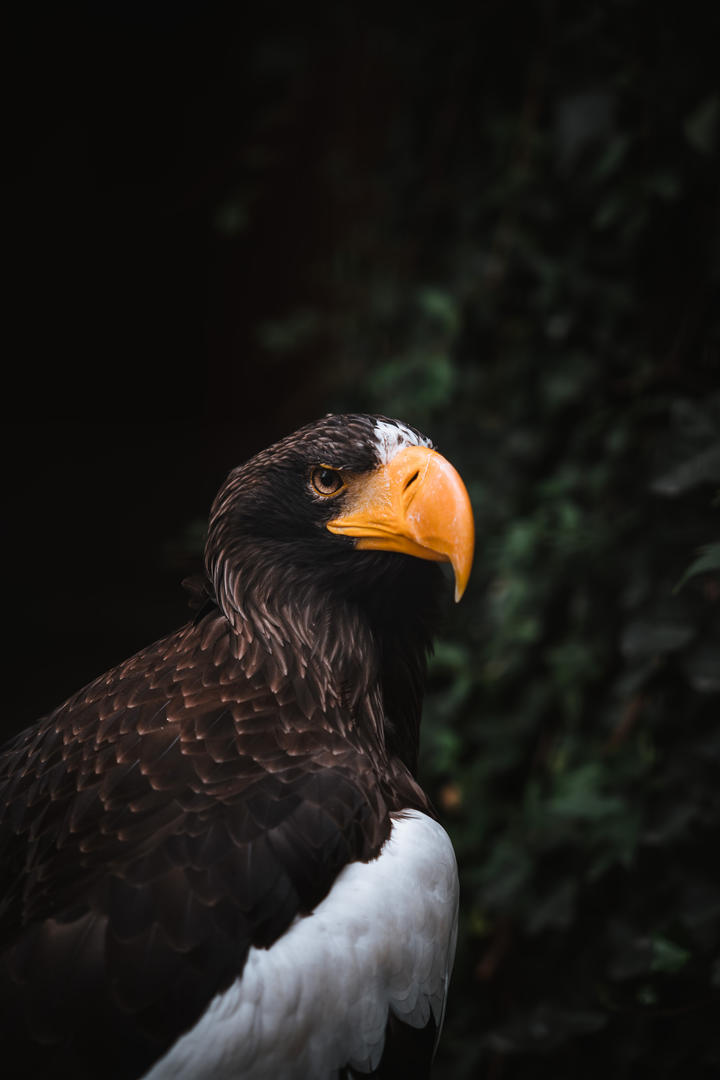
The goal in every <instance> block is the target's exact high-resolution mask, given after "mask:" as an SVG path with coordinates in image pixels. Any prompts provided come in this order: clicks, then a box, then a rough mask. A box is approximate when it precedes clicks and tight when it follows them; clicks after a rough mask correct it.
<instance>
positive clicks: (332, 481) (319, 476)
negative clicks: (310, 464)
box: [310, 465, 345, 499]
mask: <svg viewBox="0 0 720 1080" xmlns="http://www.w3.org/2000/svg"><path fill="white" fill-rule="evenodd" d="M310 483H311V484H312V486H313V489H314V490H315V491H316V492H317V493H318V495H322V496H323V497H324V498H326V499H328V498H330V496H331V495H337V494H338V492H340V491H342V490H343V488H344V487H345V481H344V480H343V478H342V473H340V472H338V470H337V469H331V468H330V467H329V466H328V465H318V466H317V467H316V468H315V469H313V471H312V472H311V473H310Z"/></svg>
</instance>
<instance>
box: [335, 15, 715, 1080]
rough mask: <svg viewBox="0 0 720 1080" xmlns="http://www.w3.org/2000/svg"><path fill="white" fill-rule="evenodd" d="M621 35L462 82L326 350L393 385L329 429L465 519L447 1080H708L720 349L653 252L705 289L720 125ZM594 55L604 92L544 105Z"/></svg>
mask: <svg viewBox="0 0 720 1080" xmlns="http://www.w3.org/2000/svg"><path fill="white" fill-rule="evenodd" d="M640 6H641V5H639V4H629V5H625V7H626V8H627V17H628V18H631V17H633V15H634V14H635V15H636V14H637V10H636V9H639V8H640ZM533 7H534V14H535V16H536V17H537V18H539V19H540V20H541V19H542V15H541V11H542V7H541V5H533ZM615 7H616V8H617V12H616V14H619V12H620V6H619V5H615ZM628 32H629V28H628V26H623V25H622V22H621V23H620V24H619V25H617V24H615V25H613V24H612V22H611V20H609V19H608V20H605V19H603V17H602V16H600V15H598V16H597V17H596V18H595V19H588V18H587V17H586V15H584V14H581V13H580V12H577V13H573V14H572V15H569V16H568V18H567V20H566V23H565V26H564V29H563V31H560V29H559V28H558V27H556V28H555V33H556V36H555V37H554V38H551V39H549V40H544V41H542V42H541V43H540V44H537V45H535V46H533V45H531V44H528V45H527V47H526V51H525V52H524V53H523V57H524V60H525V61H526V68H525V71H523V65H522V63H519V64H518V65H517V66H516V68H515V69H514V77H515V78H516V79H519V80H520V81H521V82H522V80H523V79H524V80H525V84H526V85H525V87H524V89H523V87H522V85H520V86H506V87H505V88H504V89H498V91H497V97H496V100H495V101H494V103H493V104H492V106H490V105H483V104H481V103H480V102H481V94H480V89H479V85H477V86H476V84H475V83H474V82H473V76H472V75H470V76H468V85H467V87H466V93H467V97H468V99H470V100H472V101H475V102H476V104H475V105H474V106H472V105H466V108H467V109H468V110H469V115H468V116H466V118H465V126H464V127H463V129H462V132H461V135H460V137H458V140H457V143H456V144H455V156H454V157H453V158H452V159H451V161H450V162H449V163H446V171H445V174H444V176H443V178H442V180H441V181H440V183H439V185H438V187H437V189H436V190H432V189H430V190H428V191H426V192H423V193H422V194H420V195H418V196H417V201H416V203H415V205H414V208H413V210H412V211H411V210H409V209H408V208H407V206H404V207H403V208H402V209H401V208H400V205H399V202H401V201H402V200H403V198H404V196H405V192H406V189H405V188H403V184H402V180H401V175H402V173H403V169H404V168H405V166H406V164H407V163H406V162H404V161H401V160H397V161H396V163H395V164H396V168H397V173H396V174H392V173H391V185H396V186H395V187H394V188H393V190H394V192H395V195H396V198H397V199H398V203H396V204H394V205H393V206H391V207H389V208H388V209H387V215H386V218H385V219H384V220H382V221H380V222H377V229H378V232H382V233H383V235H384V238H385V240H384V244H383V243H382V242H381V240H380V238H379V237H378V238H377V245H378V250H382V251H383V253H384V254H385V255H387V254H388V252H389V253H391V257H392V252H393V251H394V252H396V253H397V252H400V254H399V255H396V262H395V264H394V265H393V264H392V262H389V261H388V259H384V260H383V263H382V267H380V266H379V265H378V266H373V265H371V266H370V267H369V268H368V266H367V265H366V264H362V273H363V274H364V275H365V291H364V292H363V291H362V287H361V286H360V285H358V292H359V295H360V300H358V299H357V294H356V299H355V307H354V309H353V312H352V316H351V318H350V319H349V321H348V328H347V334H346V335H343V334H342V333H341V334H340V337H339V340H340V348H341V355H342V357H343V362H344V364H345V365H346V370H347V371H348V372H355V371H356V370H357V364H358V360H357V357H358V352H359V350H362V354H363V356H364V357H376V358H377V360H376V361H373V362H368V361H364V362H363V366H362V371H363V375H364V381H363V384H362V388H361V390H360V391H359V392H358V389H357V384H356V383H354V382H353V384H352V392H350V391H349V390H345V389H343V388H342V387H341V390H340V396H339V400H338V404H339V405H340V406H341V407H356V406H357V405H358V404H360V405H364V406H367V407H368V408H371V409H375V410H378V411H381V412H384V413H387V414H390V415H399V416H402V417H406V418H408V419H410V420H411V421H412V422H413V423H416V424H418V425H419V426H421V427H424V428H426V429H427V430H430V431H432V432H433V433H434V434H435V435H436V436H437V439H438V442H439V443H440V446H441V448H442V449H443V450H444V451H446V452H447V453H448V454H449V456H450V457H451V458H452V459H453V460H454V461H455V462H456V464H457V465H458V467H459V468H460V470H461V472H462V473H463V475H464V476H465V477H466V478H467V480H468V483H469V487H470V490H471V495H472V498H473V502H474V506H475V511H476V516H477V527H478V551H477V565H476V570H475V574H474V580H473V583H472V584H471V588H470V590H469V592H468V595H467V598H466V600H465V601H464V603H463V605H462V606H461V608H460V609H459V610H458V612H457V615H456V616H455V617H454V618H453V619H452V620H451V622H450V623H449V628H448V631H447V634H448V637H447V638H446V639H445V641H444V643H443V644H442V645H441V646H440V648H439V649H438V652H437V655H436V658H435V661H434V664H433V667H432V672H431V694H430V699H429V702H428V707H427V710H426V723H425V729H424V744H423V751H422V775H423V780H424V782H425V784H426V785H428V786H429V788H430V790H431V791H432V794H433V797H434V799H435V800H436V802H437V804H438V805H439V808H440V811H441V814H443V817H444V819H445V820H446V822H447V823H448V824H449V827H450V830H451V832H452V836H453V840H454V842H455V845H456V849H457V852H458V859H459V863H460V867H461V877H462V912H463V914H462V925H461V931H460V948H459V951H458V962H457V967H456V974H455V980H454V984H453V995H452V998H451V1002H450V1007H449V1011H448V1019H447V1029H446V1035H445V1038H444V1040H443V1043H442V1045H441V1051H440V1058H439V1061H438V1066H437V1075H438V1076H440V1077H442V1076H447V1077H452V1078H453V1080H459V1078H462V1077H476V1076H480V1075H483V1076H485V1075H487V1076H488V1077H489V1076H492V1077H496V1076H501V1075H502V1077H503V1078H504V1080H506V1078H508V1077H532V1078H533V1080H535V1078H537V1077H546V1076H547V1077H553V1078H558V1077H561V1076H567V1077H572V1078H574V1077H576V1076H578V1075H592V1076H598V1077H603V1078H604V1077H607V1076H613V1077H632V1078H633V1080H634V1078H636V1077H638V1076H645V1075H647V1076H651V1075H652V1076H653V1077H670V1076H677V1077H686V1076H699V1075H701V1074H702V1075H705V1070H711V1069H720V1041H719V1040H718V1035H717V1024H716V1017H717V1011H718V1007H719V1006H720V996H719V995H718V973H717V971H718V969H717V964H716V957H717V953H718V949H720V887H719V886H718V884H717V881H718V878H717V868H716V866H715V865H714V863H715V855H716V850H717V841H718V828H719V827H720V798H719V796H718V791H719V790H720V787H719V785H718V765H719V762H720V727H718V719H719V718H720V708H719V703H718V698H717V692H718V690H720V643H719V642H718V600H719V598H720V585H719V583H718V575H717V571H718V545H717V542H716V537H717V535H718V523H717V520H715V521H713V520H712V517H711V515H712V502H713V496H714V492H715V490H716V489H717V485H718V481H719V480H720V456H719V455H720V451H719V449H718V447H720V397H719V396H718V394H717V390H718V383H717V371H718V370H720V369H719V368H717V367H716V368H714V369H713V367H712V363H715V364H717V358H718V352H717V340H718V339H717V319H715V318H710V317H708V314H707V308H703V310H702V312H701V313H700V314H698V312H697V307H696V301H695V299H694V298H693V297H692V296H691V295H690V293H689V292H688V290H687V288H686V286H685V285H684V284H683V278H684V276H685V274H686V270H685V268H684V266H683V265H682V263H683V260H686V259H688V258H689V257H690V248H689V247H685V248H683V249H682V250H680V251H678V252H677V253H676V256H675V257H674V258H673V259H669V258H668V259H664V258H663V255H662V247H661V246H662V244H663V243H664V242H668V243H674V242H675V241H676V239H677V235H678V234H679V233H680V232H682V230H689V231H690V232H691V233H692V236H693V245H694V246H693V248H692V260H693V263H694V274H695V280H697V279H698V277H700V280H701V282H703V283H704V282H707V281H714V282H717V281H718V278H719V277H720V274H719V273H718V271H719V270H720V266H719V265H718V256H717V251H716V250H715V249H714V248H712V246H711V245H709V244H708V243H707V242H706V239H705V238H704V237H705V235H706V234H707V233H708V232H710V230H711V229H712V227H713V224H714V222H715V218H714V217H713V213H714V209H713V206H712V203H711V200H710V198H709V197H708V192H709V189H710V187H711V186H712V185H713V180H714V181H715V182H716V181H717V158H716V156H714V155H715V150H714V147H715V141H714V140H715V134H714V125H715V123H716V120H717V96H715V95H713V94H707V93H706V95H705V96H704V97H703V96H702V89H703V88H702V87H701V86H700V82H701V81H702V79H701V76H700V72H699V71H698V84H697V85H693V78H694V74H693V70H692V65H690V66H688V68H687V70H685V71H682V72H681V71H680V65H681V63H682V60H680V59H678V60H677V62H676V64H675V66H674V72H675V75H676V76H677V78H678V79H680V80H682V87H681V91H682V92H680V90H679V91H678V96H677V99H676V100H675V101H674V102H673V103H671V102H670V101H669V100H667V99H665V98H664V97H663V95H661V94H660V92H659V86H660V84H659V83H658V84H657V85H656V84H654V83H653V81H652V80H653V76H652V75H651V74H650V73H649V72H648V71H646V72H645V74H644V78H645V80H650V81H649V82H647V81H645V82H644V83H641V82H638V81H637V79H636V77H635V75H634V72H633V68H634V67H636V66H637V65H641V66H642V65H643V64H645V63H646V62H647V61H648V56H649V52H648V53H647V54H642V55H634V54H633V53H632V52H629V53H627V52H625V51H624V49H623V46H624V44H625V42H626V40H627V38H626V35H627V33H628ZM655 32H657V28H655ZM652 34H653V31H652V30H650V35H651V37H652ZM691 37H692V35H691ZM416 44H417V43H416ZM423 46H424V47H425V48H427V49H429V48H430V46H429V43H428V42H427V41H423V42H421V45H420V47H423ZM597 46H599V47H600V51H601V53H602V52H603V50H604V52H605V63H604V68H603V70H602V71H601V72H599V73H598V74H597V76H596V78H597V82H596V83H595V84H594V85H592V84H591V86H592V89H591V90H590V91H588V90H587V89H586V85H587V83H586V80H585V79H584V78H583V77H582V75H581V74H580V73H577V74H575V75H574V76H573V75H572V74H570V75H568V74H567V71H566V76H565V81H563V82H556V81H554V79H553V77H552V76H551V74H550V72H551V71H553V72H554V71H555V70H556V66H558V65H559V66H561V67H564V69H567V68H572V67H573V59H572V58H571V56H570V54H569V50H580V52H581V53H582V51H583V50H591V51H592V50H595V49H596V47H597ZM648 48H650V46H648ZM399 59H400V61H402V59H403V53H402V52H401V51H400V52H399ZM537 68H539V69H542V71H543V73H544V74H543V75H542V79H544V80H545V82H544V83H542V79H541V84H538V83H537V81H536V82H533V79H534V78H536V76H534V75H533V71H535V70H536V69H537ZM438 78H439V77H438ZM480 82H482V80H481V79H478V83H480ZM523 94H524V95H525V101H524V103H523V101H522V96H523ZM653 94H656V95H657V96H655V97H654V96H653ZM643 95H644V96H645V99H646V100H645V101H644V102H643V101H641V98H642V97H643ZM683 102H685V103H686V104H685V105H683V104H682V103H683ZM473 110H474V111H473ZM406 119H407V123H408V125H409V124H410V123H411V119H410V117H408V118H406ZM428 122H429V121H428ZM471 133H472V136H471ZM463 136H467V138H463ZM391 167H392V166H391ZM391 167H390V168H391ZM409 234H411V235H412V238H413V241H412V242H413V244H414V245H415V247H416V249H421V250H423V246H424V250H425V251H426V252H428V251H429V252H431V256H430V255H428V256H426V258H425V259H423V260H420V261H418V262H416V263H411V264H410V268H408V260H407V258H406V253H404V252H403V245H407V243H408V235H409ZM698 264H700V266H698ZM666 295H670V296H673V297H674V301H673V305H674V309H673V310H672V311H670V312H668V311H667V310H666V309H665V307H664V304H665V301H664V297H665V296H666ZM358 303H360V304H361V305H362V304H364V308H363V309H362V311H361V312H360V313H358V310H357V305H358ZM715 312H717V302H715ZM688 319H691V320H692V319H695V324H694V330H693V333H691V334H689V335H688V334H686V335H685V337H684V338H683V336H682V327H683V325H684V322H685V323H687V320H688ZM359 326H360V327H361V329H360V330H359V329H358V327H359ZM668 338H669V339H670V340H668ZM673 338H674V343H673ZM342 350H345V351H344V353H343V352H342ZM711 359H712V362H711ZM713 370H714V374H713ZM358 397H359V398H360V401H358V400H357V399H358ZM699 545H703V546H702V547H701V548H700V549H699ZM678 581H680V583H681V585H682V588H680V589H678V588H676V586H677V583H678ZM713 965H715V966H713Z"/></svg>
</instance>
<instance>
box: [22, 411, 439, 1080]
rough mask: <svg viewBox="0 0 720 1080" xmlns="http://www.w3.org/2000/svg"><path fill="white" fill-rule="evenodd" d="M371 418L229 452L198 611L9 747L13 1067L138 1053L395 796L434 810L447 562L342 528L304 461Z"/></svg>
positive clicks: (364, 444) (361, 851)
mask: <svg viewBox="0 0 720 1080" xmlns="http://www.w3.org/2000/svg"><path fill="white" fill-rule="evenodd" d="M375 424H376V420H375V418H368V417H359V416H358V417H328V418H326V419H325V420H323V421H320V422H319V423H318V424H316V425H312V426H309V427H308V428H305V429H302V430H301V431H300V432H298V433H296V434H295V435H293V436H291V437H289V438H288V439H286V440H283V441H282V442H281V443H279V444H278V445H277V446H275V447H273V448H271V449H269V450H267V451H264V452H263V453H261V454H258V455H257V456H256V457H255V458H254V459H252V461H250V462H249V463H248V464H247V465H245V466H243V467H241V468H239V469H236V470H235V471H234V472H233V473H231V474H230V476H229V478H228V480H227V482H226V484H225V485H224V487H223V488H222V490H221V491H220V493H219V495H218V497H217V499H216V501H215V504H214V506H213V509H212V514H211V520H210V529H209V535H208V542H207V549H206V566H207V578H206V579H205V580H204V581H202V582H200V583H199V586H198V590H196V591H199V593H200V599H199V603H200V605H201V606H200V610H199V612H198V614H197V615H196V617H195V618H194V619H193V620H192V621H191V622H189V623H188V624H187V625H186V626H184V627H182V628H181V629H180V630H178V631H177V632H176V633H174V634H171V635H169V636H168V637H166V638H164V639H162V640H161V641H158V642H156V643H155V644H154V645H151V646H149V647H148V648H146V649H144V650H143V651H142V652H140V653H138V654H137V655H136V656H134V657H132V658H131V659H130V660H128V661H126V662H125V663H123V664H121V665H119V666H118V667H117V668H114V669H113V670H112V671H110V672H108V673H107V674H106V675H103V676H101V677H100V678H98V679H96V680H95V681H94V682H92V683H90V685H89V686H87V687H85V688H84V689H83V690H81V691H80V692H79V693H77V694H75V695H74V696H73V697H71V698H70V699H69V700H68V701H67V702H65V704H64V705H62V706H60V708H58V709H57V710H56V711H55V712H53V713H52V714H50V715H49V716H48V717H46V718H45V719H44V720H42V721H41V722H40V723H39V724H38V725H37V726H35V727H33V728H30V729H28V730H27V731H24V732H22V733H21V734H20V735H18V736H17V737H16V738H15V739H14V740H13V741H12V742H11V743H10V744H9V745H8V746H7V747H6V749H5V751H4V754H3V755H2V758H1V759H0V799H1V801H0V813H1V814H2V839H1V841H0V844H1V847H0V854H1V856H2V866H3V897H2V902H1V906H0V950H2V952H3V953H4V959H3V964H2V969H1V970H2V977H1V978H0V993H1V995H2V996H1V997H0V1011H1V1015H2V1025H3V1040H4V1045H5V1048H6V1050H5V1052H6V1055H9V1054H10V1053H11V1046H12V1045H17V1046H19V1048H20V1053H21V1055H22V1057H21V1060H22V1062H23V1065H22V1067H21V1068H20V1071H19V1072H17V1074H16V1075H18V1076H20V1075H26V1074H27V1075H35V1074H36V1073H37V1071H38V1069H39V1068H43V1067H45V1068H48V1067H49V1068H50V1069H51V1073H52V1075H55V1076H58V1075H65V1074H67V1075H73V1076H76V1077H82V1076H86V1075H88V1076H89V1075H93V1076H97V1075H103V1076H104V1077H106V1078H109V1080H110V1078H114V1077H117V1078H121V1077H123V1078H124V1077H136V1076H141V1075H142V1074H143V1073H144V1072H145V1071H146V1070H147V1069H148V1068H149V1067H150V1065H151V1064H152V1063H153V1061H155V1060H157V1059H158V1058H159V1057H161V1056H162V1054H163V1053H164V1052H165V1051H166V1050H167V1049H168V1047H170V1046H171V1045H172V1044H173V1043H174V1041H175V1039H176V1038H177V1036H178V1034H179V1033H181V1032H182V1031H186V1030H188V1029H189V1028H191V1027H192V1025H193V1024H194V1023H195V1022H196V1021H197V1020H198V1018H199V1017H200V1016H201V1015H202V1013H203V1012H204V1010H205V1008H206V1007H207V1004H208V1002H209V1001H210V1000H211V999H212V998H213V997H214V996H215V995H216V994H218V993H219V992H221V991H223V990H225V989H226V988H227V987H228V986H229V985H230V984H231V982H232V981H233V980H234V979H236V977H237V976H238V975H239V974H240V973H241V972H242V970H243V965H244V963H245V960H246V957H247V955H248V949H249V948H250V947H251V946H255V947H256V948H257V947H259V948H267V947H269V946H271V945H272V944H273V943H274V942H276V941H277V940H278V939H279V938H280V937H281V936H282V935H283V934H284V933H285V932H286V931H287V929H288V927H289V926H290V925H291V924H292V922H293V920H294V919H295V918H296V917H297V916H303V915H307V914H309V913H310V912H312V911H313V910H314V909H315V908H316V906H317V905H318V904H319V902H320V901H322V899H323V898H324V897H325V896H326V895H327V894H328V892H329V890H330V889H331V887H332V885H333V883H334V881H335V879H336V878H337V875H338V874H339V872H340V871H341V870H342V868H343V867H344V866H346V865H347V864H350V863H353V862H355V861H357V860H360V861H367V860H372V859H373V858H374V857H375V856H377V855H378V853H379V852H380V850H381V849H382V847H383V844H384V843H385V841H386V840H387V838H388V836H389V833H390V829H391V822H392V819H391V816H390V815H391V814H392V813H393V812H398V811H402V810H407V809H416V810H419V811H421V812H423V813H424V814H428V813H430V810H429V807H428V802H427V799H426V797H425V795H424V794H423V792H422V790H421V789H420V788H419V786H418V784H417V782H416V780H415V779H414V772H415V768H416V761H417V741H418V729H419V721H420V704H421V696H422V684H423V678H424V671H425V660H426V655H427V650H428V647H429V645H430V640H431V635H432V631H433V627H434V624H435V620H436V617H437V613H438V601H439V598H440V595H441V593H442V591H443V579H442V575H441V574H440V572H439V570H438V568H437V566H436V565H435V564H434V563H433V562H432V561H426V560H424V559H422V558H410V557H408V556H407V555H403V554H396V553H390V552H387V551H376V550H368V551H363V550H358V549H357V547H356V545H355V542H354V541H353V540H350V539H348V538H347V537H345V536H338V535H333V533H332V532H330V531H328V529H327V524H328V522H329V521H330V520H331V519H332V517H333V515H335V516H336V515H337V512H338V505H340V503H339V499H340V498H341V497H338V499H326V498H323V497H320V496H319V494H318V493H316V492H315V491H313V489H312V488H311V487H310V485H309V482H308V476H309V471H310V470H312V469H313V468H315V467H317V466H318V465H323V466H327V467H330V468H331V469H333V470H340V469H341V470H342V471H343V473H342V474H343V476H346V475H347V476H352V477H356V476H359V477H362V476H364V475H366V474H369V473H371V472H372V471H373V470H375V469H376V468H377V467H378V456H377V447H376V446H375V444H374V441H373V431H374V425H375ZM390 1043H391V1040H388V1044H387V1047H386V1049H387V1050H388V1052H389V1049H390ZM108 1047H112V1050H111V1051H108ZM6 1060H9V1058H7V1057H6ZM98 1060H103V1065H102V1069H101V1071H98V1066H97V1062H98ZM48 1063H49V1064H48ZM395 1075H397V1073H395Z"/></svg>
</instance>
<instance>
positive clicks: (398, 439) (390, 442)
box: [373, 420, 432, 465]
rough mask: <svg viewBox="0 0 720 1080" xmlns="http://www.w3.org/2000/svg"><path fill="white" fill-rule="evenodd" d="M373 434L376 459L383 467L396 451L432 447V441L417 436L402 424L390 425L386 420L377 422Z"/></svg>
mask: <svg viewBox="0 0 720 1080" xmlns="http://www.w3.org/2000/svg"><path fill="white" fill-rule="evenodd" d="M373 434H374V435H375V445H376V447H377V454H378V458H379V459H380V462H381V463H382V464H383V465H387V464H388V462H390V461H392V459H393V458H394V457H395V455H396V454H397V452H398V450H402V449H403V448H404V447H406V446H432V439H425V438H423V436H422V435H417V434H416V433H415V432H414V431H411V430H410V428H409V427H405V425H404V424H392V423H390V422H389V421H387V420H378V421H377V422H376V424H375V430H374V432H373Z"/></svg>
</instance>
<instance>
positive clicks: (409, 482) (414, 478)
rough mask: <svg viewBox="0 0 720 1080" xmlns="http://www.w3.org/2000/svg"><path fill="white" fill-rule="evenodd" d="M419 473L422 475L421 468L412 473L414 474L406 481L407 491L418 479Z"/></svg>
mask: <svg viewBox="0 0 720 1080" xmlns="http://www.w3.org/2000/svg"><path fill="white" fill-rule="evenodd" d="M419 475H420V470H419V469H416V470H415V472H414V473H413V474H412V476H411V477H410V478H409V479H408V480H407V481H406V483H405V491H407V489H408V488H409V487H410V485H411V484H413V483H415V481H416V480H417V478H418V476H419Z"/></svg>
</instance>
